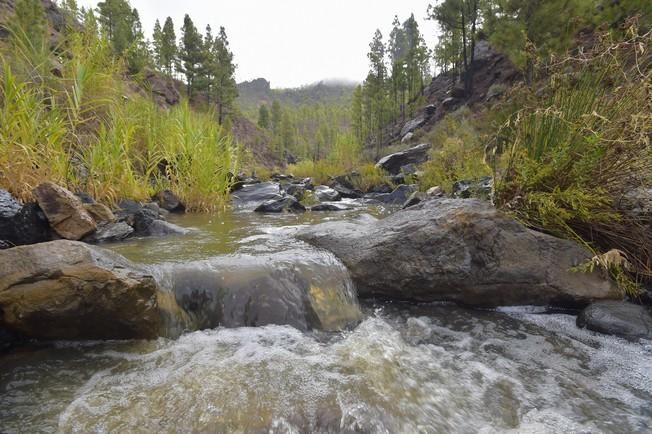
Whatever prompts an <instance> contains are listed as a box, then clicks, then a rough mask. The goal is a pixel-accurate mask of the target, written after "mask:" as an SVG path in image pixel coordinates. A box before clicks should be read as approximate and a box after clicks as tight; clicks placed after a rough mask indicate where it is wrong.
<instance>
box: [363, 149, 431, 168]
mask: <svg viewBox="0 0 652 434" xmlns="http://www.w3.org/2000/svg"><path fill="white" fill-rule="evenodd" d="M429 150H430V145H429V144H427V143H423V144H421V145H417V146H415V147H413V148H410V149H407V150H405V151H401V152H397V153H395V154H390V155H387V156H385V157H383V158H381V159H380V160H379V161H378V163H376V167H378V168H380V169H383V170H385V171H387V172H389V173H390V174H392V175H397V174H399V173H400V172H401V167H403V166H405V165H407V164H420V163H423V162H425V161H427V160H428V151H429Z"/></svg>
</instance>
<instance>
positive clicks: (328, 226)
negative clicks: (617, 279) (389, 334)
mask: <svg viewBox="0 0 652 434" xmlns="http://www.w3.org/2000/svg"><path fill="white" fill-rule="evenodd" d="M298 236H299V238H300V239H302V240H304V241H307V242H308V243H310V244H312V245H314V246H316V247H321V248H324V249H326V250H330V251H331V252H333V253H334V254H335V255H336V256H337V257H338V258H339V259H340V260H342V262H343V263H344V264H345V265H346V266H347V268H348V269H349V271H350V272H351V275H352V278H353V280H354V282H355V284H356V286H357V289H358V294H359V295H360V296H363V297H384V298H387V299H392V300H409V301H453V302H459V303H463V304H467V305H471V306H486V307H495V306H503V305H562V306H584V305H587V304H588V303H590V302H591V301H594V300H600V299H615V298H619V297H620V293H619V291H618V290H617V289H616V288H615V287H614V285H613V284H611V283H610V282H609V281H606V280H604V279H603V278H602V276H601V275H600V274H599V273H597V272H596V273H591V274H586V273H578V272H572V271H571V269H572V268H573V267H574V266H577V265H579V264H582V263H584V262H585V261H586V260H588V259H589V258H590V257H591V255H590V253H589V252H588V251H586V250H585V249H583V248H582V247H580V246H579V245H578V244H576V243H574V242H571V241H567V240H562V239H558V238H555V237H552V236H550V235H546V234H543V233H540V232H535V231H533V230H530V229H527V228H526V227H525V226H523V225H521V224H520V223H518V222H516V221H515V220H513V219H511V218H509V217H508V216H506V215H504V214H503V213H501V212H500V211H497V210H496V209H495V208H493V207H492V206H491V205H490V204H489V203H487V202H485V201H481V200H477V199H469V200H456V199H438V200H429V201H425V202H422V203H420V204H418V205H415V206H413V207H410V208H408V209H406V210H403V211H399V212H397V213H395V214H392V215H390V216H389V217H387V218H385V219H383V220H379V221H377V222H373V223H370V222H362V223H356V222H328V223H322V224H319V225H316V226H314V227H311V228H307V229H305V230H303V231H302V232H301V233H300V234H299V235H298Z"/></svg>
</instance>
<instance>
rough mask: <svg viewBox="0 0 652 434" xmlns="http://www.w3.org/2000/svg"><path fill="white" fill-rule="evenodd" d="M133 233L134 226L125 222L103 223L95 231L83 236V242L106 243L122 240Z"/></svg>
mask: <svg viewBox="0 0 652 434" xmlns="http://www.w3.org/2000/svg"><path fill="white" fill-rule="evenodd" d="M133 233H134V228H132V227H131V226H129V225H128V224H127V223H125V222H118V223H104V224H101V225H99V226H98V227H97V231H95V232H94V233H93V234H91V235H89V236H87V237H85V238H84V239H83V241H84V242H85V243H108V242H114V241H122V240H125V239H127V238H129V237H130V236H131V235H132V234H133Z"/></svg>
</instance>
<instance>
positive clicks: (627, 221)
mask: <svg viewBox="0 0 652 434" xmlns="http://www.w3.org/2000/svg"><path fill="white" fill-rule="evenodd" d="M651 35H652V34H650V33H648V34H646V35H642V36H640V35H637V34H636V33H635V32H632V33H630V35H629V39H626V40H624V41H620V42H614V41H612V40H611V39H610V38H609V37H608V36H607V35H605V36H603V39H601V40H599V41H597V43H596V46H595V47H594V49H593V50H592V51H591V52H588V53H580V54H579V55H577V56H574V57H573V56H568V57H566V58H564V59H563V60H562V61H557V62H555V63H549V64H548V65H547V66H546V68H547V71H546V72H547V73H548V74H549V77H550V78H549V80H548V81H547V82H546V83H545V87H543V88H540V89H537V90H534V89H529V88H526V87H523V88H520V89H518V90H517V91H516V92H514V94H513V100H514V101H515V103H518V104H522V106H523V108H522V109H520V110H518V111H517V112H516V113H515V114H514V115H512V116H511V117H510V118H509V119H508V121H507V122H506V123H505V125H504V126H503V128H501V130H500V131H499V133H498V134H497V137H496V140H495V141H494V150H500V149H499V148H501V147H502V148H504V149H502V150H503V155H502V157H500V158H499V159H497V160H496V165H495V171H496V174H495V175H496V176H495V177H496V203H497V205H498V206H501V207H503V208H505V209H508V210H511V212H513V213H514V215H515V216H516V217H517V218H519V219H521V220H522V221H524V222H525V223H526V224H528V225H530V226H533V227H536V228H539V229H542V230H545V231H547V232H552V233H554V234H556V235H559V236H562V237H566V238H571V239H575V240H577V241H580V242H582V243H584V244H585V245H586V246H588V247H590V248H593V249H595V250H596V251H598V252H606V251H609V250H611V249H618V250H619V251H622V252H624V254H625V255H626V256H627V259H628V262H629V263H630V264H632V271H634V272H636V273H637V274H638V276H640V277H643V278H646V277H647V278H650V277H652V234H651V233H650V231H649V225H650V224H651V223H652V216H649V215H647V216H645V215H633V214H632V213H630V212H628V210H627V209H626V206H625V205H624V204H625V202H626V201H623V200H622V199H623V198H624V197H626V195H627V194H628V193H629V192H631V191H632V190H634V189H636V188H637V187H640V186H643V185H646V183H649V182H650V181H651V180H652V147H651V144H650V131H652V112H651V108H652V107H651V106H650V92H651V90H652V80H651V78H652V72H651V65H652V62H651V60H652V56H651V55H650V52H649V46H650V42H651V41H652V36H651ZM612 274H613V273H612ZM614 277H615V278H617V279H619V280H620V281H619V283H620V284H621V286H622V287H624V289H625V290H628V291H629V292H635V285H634V284H630V283H631V282H630V283H628V282H627V281H626V279H623V275H622V273H620V274H619V275H618V276H614Z"/></svg>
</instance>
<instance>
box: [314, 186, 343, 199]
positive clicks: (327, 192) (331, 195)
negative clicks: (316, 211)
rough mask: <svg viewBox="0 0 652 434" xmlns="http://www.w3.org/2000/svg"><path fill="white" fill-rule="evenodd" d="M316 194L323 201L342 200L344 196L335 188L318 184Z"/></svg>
mask: <svg viewBox="0 0 652 434" xmlns="http://www.w3.org/2000/svg"><path fill="white" fill-rule="evenodd" d="M315 196H317V199H319V200H320V201H322V202H336V201H338V200H342V196H340V194H339V193H338V192H337V191H335V190H334V189H332V188H330V187H328V186H326V185H318V186H317V187H315Z"/></svg>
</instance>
